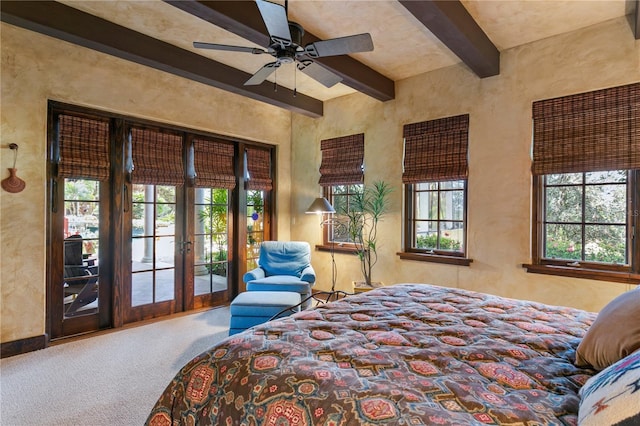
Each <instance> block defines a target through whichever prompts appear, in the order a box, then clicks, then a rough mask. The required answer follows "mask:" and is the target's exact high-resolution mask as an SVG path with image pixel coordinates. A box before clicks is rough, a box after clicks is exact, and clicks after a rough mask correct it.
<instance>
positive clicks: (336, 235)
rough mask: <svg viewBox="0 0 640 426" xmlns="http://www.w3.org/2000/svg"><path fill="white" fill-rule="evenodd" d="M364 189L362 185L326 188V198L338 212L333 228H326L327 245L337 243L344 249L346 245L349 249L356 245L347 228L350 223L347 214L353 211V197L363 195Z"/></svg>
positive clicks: (332, 223)
mask: <svg viewBox="0 0 640 426" xmlns="http://www.w3.org/2000/svg"><path fill="white" fill-rule="evenodd" d="M363 189H364V186H363V185H362V184H358V185H335V186H329V187H326V188H325V197H326V198H327V200H329V202H330V203H331V205H332V206H333V208H334V209H335V211H336V213H335V214H334V215H333V218H332V220H331V221H330V225H331V226H327V227H326V230H325V235H324V243H325V244H331V243H336V244H340V245H341V246H343V247H344V246H345V244H346V245H347V247H348V245H349V244H353V243H354V241H353V240H352V238H351V236H350V235H349V232H348V227H347V226H346V224H347V223H348V222H349V219H348V217H347V216H346V213H348V212H350V211H351V209H352V206H353V197H355V196H357V195H358V194H362V191H363Z"/></svg>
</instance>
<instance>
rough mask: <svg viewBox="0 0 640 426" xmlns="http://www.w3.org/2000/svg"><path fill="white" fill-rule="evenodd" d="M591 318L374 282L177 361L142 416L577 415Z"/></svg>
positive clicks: (465, 419) (217, 421)
mask: <svg viewBox="0 0 640 426" xmlns="http://www.w3.org/2000/svg"><path fill="white" fill-rule="evenodd" d="M638 294H639V295H640V293H638ZM595 318H596V314H594V313H589V312H585V311H581V310H577V309H572V308H568V307H560V306H550V305H544V304H540V303H535V302H527V301H520V300H514V299H507V298H501V297H497V296H492V295H488V294H483V293H478V292H473V291H468V290H462V289H452V288H445V287H438V286H432V285H426V284H398V285H394V286H388V287H383V288H379V289H376V290H373V291H370V292H367V293H360V294H356V295H353V296H349V297H347V298H344V299H341V300H338V301H335V302H331V303H328V304H326V305H323V306H319V307H317V308H315V309H312V310H306V311H302V312H300V313H296V314H294V315H292V316H290V317H288V318H285V319H280V320H276V321H271V322H269V323H265V324H262V325H260V326H257V327H254V328H252V329H249V330H247V331H245V332H242V333H240V334H237V335H234V336H230V337H229V338H227V339H225V340H224V341H222V342H220V343H219V344H217V345H216V346H214V347H212V348H211V349H210V350H208V351H206V352H204V353H202V354H201V355H199V356H197V357H196V358H194V359H193V360H191V361H190V362H189V363H188V364H187V365H185V366H184V367H183V368H182V369H181V370H180V372H179V373H178V374H177V375H176V376H175V377H174V379H173V380H172V381H171V382H170V383H169V385H168V386H167V388H166V390H165V391H164V392H163V393H162V395H161V396H160V398H159V399H158V401H157V403H156V404H155V406H154V407H153V409H152V411H151V413H150V415H149V417H148V419H147V424H148V425H153V426H156V425H171V424H174V425H175V424H181V425H193V424H198V425H205V424H214V425H236V424H238V425H361V424H362V425H366V424H370V425H375V424H397V425H472V424H477V425H494V424H501V425H564V424H566V425H576V424H578V407H579V403H580V396H579V391H580V389H581V387H583V385H584V384H585V383H586V382H587V380H588V379H590V378H591V377H592V376H593V375H594V374H595V373H597V371H595V370H594V369H592V368H590V367H588V366H587V367H577V366H576V365H575V364H574V362H575V353H576V348H577V346H578V345H579V343H580V342H581V340H582V338H583V336H584V335H585V333H586V332H587V330H588V329H589V327H590V325H591V324H592V323H593V322H594V320H595ZM639 383H640V382H639ZM638 395H639V396H640V393H638Z"/></svg>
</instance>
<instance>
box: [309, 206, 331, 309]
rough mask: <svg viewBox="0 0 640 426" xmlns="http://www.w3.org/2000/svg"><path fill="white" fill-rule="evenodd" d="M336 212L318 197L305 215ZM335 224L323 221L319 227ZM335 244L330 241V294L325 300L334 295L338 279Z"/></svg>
mask: <svg viewBox="0 0 640 426" xmlns="http://www.w3.org/2000/svg"><path fill="white" fill-rule="evenodd" d="M335 212H336V210H335V209H334V208H333V206H332V205H331V203H330V202H329V200H327V199H326V198H324V197H318V198H316V199H315V200H313V203H311V205H310V206H309V208H308V209H307V211H306V213H307V214H318V215H324V214H328V215H329V214H334V213H335ZM333 223H336V221H335V220H334V219H323V220H322V221H321V222H320V226H324V225H330V224H333ZM334 255H335V242H334V241H333V240H332V241H331V293H329V297H328V298H327V300H328V299H329V298H330V297H331V295H333V294H334V293H335V289H336V279H337V277H338V270H337V268H336V259H335V256H334Z"/></svg>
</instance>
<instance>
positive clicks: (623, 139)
mask: <svg viewBox="0 0 640 426" xmlns="http://www.w3.org/2000/svg"><path fill="white" fill-rule="evenodd" d="M638 168H640V83H634V84H629V85H626V86H620V87H614V88H610V89H603V90H596V91H593V92H588V93H581V94H577V95H571V96H564V97H561V98H555V99H549V100H543V101H537V102H534V103H533V165H532V172H533V174H534V175H544V174H554V173H576V172H589V171H602V170H629V169H638Z"/></svg>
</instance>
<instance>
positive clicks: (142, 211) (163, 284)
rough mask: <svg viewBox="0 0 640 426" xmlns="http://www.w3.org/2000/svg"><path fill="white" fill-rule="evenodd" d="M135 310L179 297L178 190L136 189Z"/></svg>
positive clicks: (134, 201) (134, 219)
mask: <svg viewBox="0 0 640 426" xmlns="http://www.w3.org/2000/svg"><path fill="white" fill-rule="evenodd" d="M132 197H133V204H132V214H133V219H132V220H133V223H132V236H131V239H132V240H131V250H132V253H131V271H132V277H131V306H140V305H145V304H149V303H155V302H162V301H165V300H173V299H174V297H175V250H176V247H175V244H176V241H175V227H176V226H175V225H176V224H175V216H176V188H175V187H174V186H166V185H140V184H136V185H133V193H132Z"/></svg>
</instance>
